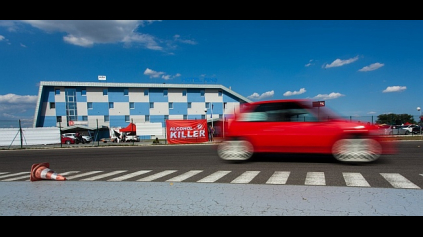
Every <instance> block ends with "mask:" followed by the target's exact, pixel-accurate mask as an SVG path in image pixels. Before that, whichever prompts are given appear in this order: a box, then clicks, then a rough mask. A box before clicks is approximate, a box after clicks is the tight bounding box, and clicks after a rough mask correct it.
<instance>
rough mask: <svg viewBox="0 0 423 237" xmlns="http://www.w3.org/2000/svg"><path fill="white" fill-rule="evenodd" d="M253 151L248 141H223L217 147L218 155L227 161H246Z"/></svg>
mask: <svg viewBox="0 0 423 237" xmlns="http://www.w3.org/2000/svg"><path fill="white" fill-rule="evenodd" d="M253 153H254V148H253V145H251V143H250V142H249V141H244V140H238V141H224V142H222V143H220V144H219V145H218V147H217V154H218V156H219V157H220V158H221V159H223V160H227V161H246V160H249V159H250V158H251V157H252V156H253Z"/></svg>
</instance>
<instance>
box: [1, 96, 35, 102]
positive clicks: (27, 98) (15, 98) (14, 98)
mask: <svg viewBox="0 0 423 237" xmlns="http://www.w3.org/2000/svg"><path fill="white" fill-rule="evenodd" d="M37 98H38V96H36V95H15V94H6V95H0V103H9V104H32V103H36V102H37Z"/></svg>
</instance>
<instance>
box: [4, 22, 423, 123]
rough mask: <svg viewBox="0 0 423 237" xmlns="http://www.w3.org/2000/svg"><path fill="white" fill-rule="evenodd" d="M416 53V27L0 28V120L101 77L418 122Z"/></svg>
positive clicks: (420, 84) (28, 116) (421, 83)
mask: <svg viewBox="0 0 423 237" xmlns="http://www.w3.org/2000/svg"><path fill="white" fill-rule="evenodd" d="M422 53H423V21H422V20H158V21H146V20H120V21H118V20H88V21H85V20H22V21H18V20H16V21H15V20H13V21H12V20H0V78H1V87H0V120H15V119H22V120H32V119H33V116H34V111H35V106H36V101H37V96H38V89H39V82H40V81H72V82H98V76H99V75H105V76H106V78H107V79H106V82H116V83H167V84H173V83H176V84H180V83H187V82H189V81H196V82H195V83H197V84H201V83H209V84H210V83H213V84H221V85H224V86H226V87H228V88H229V87H230V88H231V89H232V90H234V91H235V92H237V93H239V94H241V95H243V96H245V97H248V98H250V99H251V100H253V101H258V100H273V99H297V98H301V99H302V98H310V99H313V100H324V101H326V106H327V107H330V108H331V109H333V110H334V111H336V112H337V113H339V114H341V115H343V116H375V118H376V117H377V116H378V115H380V114H386V113H396V114H411V115H413V116H416V119H417V116H418V115H419V112H418V111H417V107H423V66H422V65H423V54H422Z"/></svg>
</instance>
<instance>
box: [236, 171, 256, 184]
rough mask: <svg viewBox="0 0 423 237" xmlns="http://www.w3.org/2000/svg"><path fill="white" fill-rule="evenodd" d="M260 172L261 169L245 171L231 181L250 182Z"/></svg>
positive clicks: (237, 182)
mask: <svg viewBox="0 0 423 237" xmlns="http://www.w3.org/2000/svg"><path fill="white" fill-rule="evenodd" d="M259 173H260V171H245V172H244V173H243V174H241V175H240V176H238V178H236V179H234V180H232V182H231V183H233V184H246V183H249V182H251V180H253V179H254V177H256V176H257V175H258V174H259Z"/></svg>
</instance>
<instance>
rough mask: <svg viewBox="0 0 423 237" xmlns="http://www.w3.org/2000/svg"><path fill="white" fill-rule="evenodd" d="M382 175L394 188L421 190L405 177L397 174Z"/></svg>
mask: <svg viewBox="0 0 423 237" xmlns="http://www.w3.org/2000/svg"><path fill="white" fill-rule="evenodd" d="M380 175H382V176H383V177H384V178H385V179H386V180H387V181H388V182H389V183H390V184H391V185H392V186H393V187H394V188H412V189H420V187H419V186H417V185H415V184H414V183H412V182H411V181H410V180H408V179H407V178H405V177H404V176H402V175H400V174H397V173H392V174H388V173H381V174H380Z"/></svg>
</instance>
